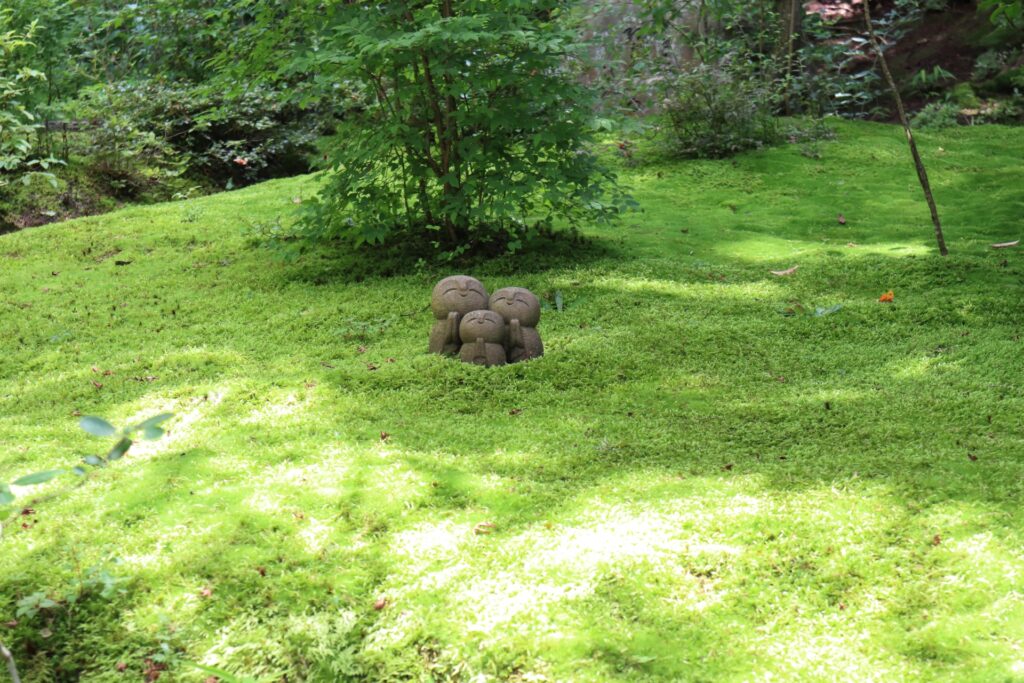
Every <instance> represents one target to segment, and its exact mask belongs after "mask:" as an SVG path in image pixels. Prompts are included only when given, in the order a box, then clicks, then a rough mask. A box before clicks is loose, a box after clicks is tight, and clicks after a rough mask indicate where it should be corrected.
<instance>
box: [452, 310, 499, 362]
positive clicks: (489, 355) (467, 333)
mask: <svg viewBox="0 0 1024 683" xmlns="http://www.w3.org/2000/svg"><path fill="white" fill-rule="evenodd" d="M459 335H460V337H461V338H462V350H461V351H460V353H459V357H460V358H461V359H462V362H463V363H474V364H476V365H487V366H491V365H504V364H505V363H506V361H507V358H506V355H505V320H504V319H503V318H502V317H501V316H500V315H498V314H497V313H495V312H494V311H488V310H482V311H473V312H472V313H467V314H466V317H464V318H463V319H462V323H461V324H460V325H459Z"/></svg>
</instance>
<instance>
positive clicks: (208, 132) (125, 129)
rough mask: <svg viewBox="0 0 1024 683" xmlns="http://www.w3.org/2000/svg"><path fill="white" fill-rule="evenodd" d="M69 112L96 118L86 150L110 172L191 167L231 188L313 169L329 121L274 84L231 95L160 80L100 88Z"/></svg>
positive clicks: (91, 123)
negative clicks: (314, 155)
mask: <svg viewBox="0 0 1024 683" xmlns="http://www.w3.org/2000/svg"><path fill="white" fill-rule="evenodd" d="M69 113H70V114H71V115H73V116H74V117H76V118H79V119H83V120H85V121H87V122H89V126H88V129H87V131H86V136H85V137H86V140H87V143H86V149H85V152H86V155H87V156H88V157H89V159H90V163H91V164H92V165H94V166H95V167H96V169H97V171H99V172H100V173H102V174H104V175H107V176H112V177H115V178H118V177H119V178H120V179H121V181H122V182H128V179H127V178H124V177H122V176H125V175H129V176H130V175H134V176H135V177H136V179H138V177H139V176H140V175H142V176H144V175H145V173H146V172H147V169H148V170H149V172H153V171H156V172H159V173H175V172H181V171H184V170H187V171H189V172H190V173H192V174H193V175H201V176H204V177H206V178H209V179H211V180H213V181H215V182H216V183H217V184H221V185H227V186H228V187H234V186H237V185H244V184H249V183H252V182H255V181H257V180H261V179H265V178H271V177H277V176H282V175H293V174H295V173H301V172H306V171H308V170H309V164H308V163H307V161H306V157H307V155H308V154H309V153H311V152H312V150H313V145H314V142H315V141H316V140H317V138H318V137H319V136H320V134H321V132H322V129H323V128H324V127H325V126H326V125H327V123H328V121H329V118H328V116H327V112H325V111H323V110H314V111H312V112H303V111H301V110H300V109H299V108H298V107H297V106H296V105H294V104H290V103H289V99H288V98H287V97H286V95H285V94H284V93H282V92H280V91H279V90H278V89H275V88H273V87H271V86H257V87H254V88H252V89H250V90H249V91H247V92H245V93H242V94H238V95H229V94H224V93H221V92H215V91H214V90H213V89H212V88H210V87H206V86H194V85H190V84H186V83H177V84H173V83H162V82H157V81H146V82H142V83H119V84H114V85H101V86H95V87H93V88H90V89H87V90H85V91H83V93H82V96H81V97H80V98H79V100H78V101H77V102H76V103H75V105H74V106H73V107H72V108H70V109H69Z"/></svg>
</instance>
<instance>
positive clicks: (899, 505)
mask: <svg viewBox="0 0 1024 683" xmlns="http://www.w3.org/2000/svg"><path fill="white" fill-rule="evenodd" d="M835 125H836V127H837V129H838V138H837V140H836V141H834V142H824V143H820V145H819V148H818V152H819V153H820V157H821V158H820V159H816V158H813V156H815V155H814V154H810V155H807V154H802V153H801V148H800V146H798V145H789V146H785V147H781V148H776V149H771V150H765V151H761V152H756V153H752V154H747V155H743V156H740V157H738V158H736V159H735V160H726V161H718V162H677V163H664V164H652V165H641V166H637V167H634V168H631V169H624V170H623V174H624V175H623V177H624V179H625V180H626V181H627V182H628V183H629V184H630V185H631V186H632V187H633V190H634V194H635V196H636V198H637V199H638V200H639V201H640V203H641V205H642V206H643V208H644V211H643V212H642V213H636V214H632V215H630V216H628V217H627V219H626V220H625V222H624V224H623V225H622V226H620V227H618V228H614V229H612V228H599V229H590V230H587V231H586V232H587V234H589V235H590V236H592V237H593V238H594V241H595V244H596V247H595V246H592V247H589V248H586V249H581V250H580V251H579V253H578V254H577V255H576V256H575V257H574V256H571V255H567V254H565V253H562V254H561V255H557V254H555V255H550V254H549V255H540V256H537V255H534V256H530V257H527V258H525V259H524V260H522V261H521V262H517V261H512V260H509V259H498V260H495V261H491V262H488V263H485V264H482V265H480V266H479V267H477V268H475V269H474V272H473V274H474V275H476V276H477V277H479V278H481V279H482V280H483V281H484V282H485V284H486V285H487V286H488V287H489V288H490V289H491V290H493V289H496V288H498V287H502V286H506V285H512V284H517V285H524V286H526V287H529V288H531V289H532V290H534V291H535V292H537V293H538V294H540V295H542V296H543V297H544V298H545V299H547V300H548V301H549V302H553V301H554V295H555V293H556V292H558V293H560V294H561V297H560V298H561V300H562V302H563V308H562V310H561V311H558V310H557V309H556V308H555V307H554V306H551V307H549V308H548V309H547V310H545V312H544V317H543V320H542V322H541V326H540V329H541V332H542V334H543V337H544V340H545V344H546V351H547V353H546V355H545V356H544V357H543V358H541V359H539V360H536V361H533V362H530V363H526V364H519V365H515V366H509V367H504V368H494V369H482V368H478V367H472V366H466V365H463V364H460V363H458V362H454V361H451V360H447V359H443V358H439V357H432V356H429V355H427V354H426V353H425V349H426V338H427V332H428V329H429V327H430V324H431V316H430V313H429V310H428V308H427V301H428V297H429V294H430V290H431V287H432V285H433V283H434V282H435V281H436V279H438V278H439V277H440V276H441V275H443V274H444V273H443V272H441V271H438V270H427V271H425V272H412V271H410V272H408V273H407V274H399V275H391V276H388V277H383V276H372V277H365V278H356V277H351V276H347V275H346V272H350V271H347V270H346V267H344V265H345V263H351V261H345V260H344V259H342V260H332V259H331V258H328V257H327V256H326V255H323V254H321V255H317V256H313V257H310V258H306V259H301V260H298V261H282V260H280V259H277V258H275V257H274V256H273V254H271V253H269V252H268V251H266V250H263V249H258V248H254V247H253V246H252V245H251V243H250V241H249V240H248V239H247V238H246V236H245V231H246V229H247V228H246V226H247V225H252V224H258V223H267V222H273V221H275V220H277V218H278V217H279V216H280V217H282V219H283V220H285V221H287V220H289V216H290V215H291V212H292V211H293V209H294V207H295V200H296V198H306V197H309V196H311V194H312V193H313V192H314V190H315V182H314V180H312V179H311V178H298V179H291V180H285V181H275V182H270V183H266V184H263V185H260V186H256V187H252V188H249V189H246V190H243V191H238V192H233V193H228V194H221V195H216V196H211V197H206V198H202V199H198V200H192V201H189V202H187V203H171V204H164V205H158V206H152V207H145V208H132V209H127V210H122V211H118V212H116V213H113V214H108V215H105V216H99V217H93V218H87V219H81V220H77V221H73V222H69V223H63V224H57V225H51V226H46V227H42V228H36V229H31V230H26V231H22V232H20V233H14V234H9V235H4V236H2V237H0V340H2V346H0V481H11V480H13V479H14V478H15V477H17V476H19V475H21V474H25V473H27V472H32V471H37V470H42V469H50V468H53V467H69V466H71V465H73V464H74V463H75V462H77V461H78V460H80V459H81V457H82V456H83V455H84V454H87V453H90V452H96V451H99V450H101V449H102V448H105V447H107V444H105V443H102V442H100V441H99V440H97V439H95V438H93V437H90V436H88V435H87V434H85V433H84V432H82V431H81V430H79V429H78V427H77V420H78V417H77V416H78V415H80V414H82V415H101V416H104V417H106V418H108V419H110V420H111V421H112V422H115V423H118V424H125V423H127V422H130V421H132V420H137V419H141V418H144V417H148V416H150V415H153V414H155V413H158V412H162V411H171V412H173V413H174V414H175V418H174V419H173V420H172V421H170V422H169V423H168V428H169V433H168V434H167V435H166V436H165V437H164V438H163V439H161V440H158V441H153V442H147V443H145V444H141V445H139V446H137V447H136V448H134V449H133V450H132V451H131V452H130V453H129V455H128V457H126V458H125V459H123V460H121V461H119V462H117V463H115V464H114V465H113V466H111V467H109V468H107V469H105V470H102V471H99V472H98V473H96V474H95V475H93V476H90V477H89V478H88V479H87V480H86V481H84V482H81V483H79V485H77V486H71V487H69V484H70V483H71V482H69V481H67V480H58V481H56V482H53V483H51V484H48V485H45V486H43V487H38V488H35V489H19V490H17V493H19V496H20V497H19V499H18V504H17V507H16V508H12V509H10V512H11V513H12V516H11V517H10V518H9V519H8V522H7V523H6V525H5V528H4V536H3V539H2V540H0V640H2V641H3V642H5V643H7V644H8V645H9V646H10V647H11V649H12V650H13V652H14V655H15V657H16V658H17V660H18V662H19V664H20V665H21V668H22V672H23V675H24V678H25V680H26V681H30V682H36V681H75V680H83V681H85V680H87V681H126V680H133V681H138V680H143V679H144V678H147V677H148V679H150V680H152V679H153V678H154V676H156V675H157V674H159V676H160V680H161V681H165V680H166V681H201V680H205V679H206V678H207V676H209V673H207V672H203V671H200V670H198V669H195V668H193V667H191V666H190V664H189V663H200V664H204V665H208V666H212V667H217V668H219V669H224V670H227V671H231V672H234V673H236V674H240V675H248V676H254V677H258V678H261V679H269V680H275V681H299V680H309V681H336V680H338V681H340V680H356V681H400V680H401V681H405V680H417V681H435V680H436V681H444V680H452V681H477V682H482V681H519V682H525V681H616V680H621V681H659V680H665V681H669V680H671V681H770V680H771V681H782V680H784V681H791V680H799V681H851V682H852V681H856V682H862V681H886V682H894V681H923V680H929V681H932V680H936V681H958V682H959V681H978V682H989V681H1015V680H1024V508H1022V505H1021V503H1022V495H1024V417H1022V416H1024V341H1022V339H1021V335H1022V334H1024V300H1022V294H1024V262H1022V258H1024V254H1022V253H1021V251H1020V250H1019V249H1016V250H1015V249H1012V248H1011V249H1003V250H994V249H992V248H990V246H989V245H990V243H993V242H1004V241H1009V240H1014V239H1017V238H1019V237H1021V233H1022V232H1024V219H1022V216H1024V131H1021V130H1020V129H1011V128H1002V127H977V128H971V129H966V128H961V129H955V130H951V131H948V132H944V133H941V134H933V135H922V136H921V141H920V142H921V146H922V149H923V152H924V154H925V159H926V162H927V163H928V165H929V171H930V172H931V175H932V180H933V184H934V186H935V195H936V197H937V199H938V202H939V206H940V210H941V212H942V217H943V219H944V222H945V226H946V230H947V240H948V242H949V246H950V250H951V252H952V253H951V255H950V256H949V257H948V258H946V259H943V258H940V257H939V256H938V255H937V254H936V253H935V248H934V245H933V240H932V233H931V226H930V224H929V221H928V213H927V209H926V207H925V205H924V203H923V201H922V200H921V195H920V189H919V188H918V187H917V181H916V178H915V176H914V173H913V168H912V166H911V165H910V163H909V160H908V155H907V150H906V146H905V142H904V140H903V139H902V134H901V132H900V131H899V130H898V129H896V128H893V127H889V126H883V125H877V124H853V123H842V124H835ZM804 151H805V152H806V151H807V150H804ZM838 214H842V215H843V216H844V217H845V224H842V223H840V221H839V220H838ZM792 266H799V268H798V269H797V270H796V271H795V272H794V273H793V274H792V275H789V276H781V277H780V276H775V275H772V274H770V273H769V271H770V270H785V269H788V268H790V267H792ZM890 289H891V290H892V291H893V293H894V301H893V302H892V303H880V302H879V301H878V298H879V296H880V295H881V294H883V293H884V292H887V291H888V290H890ZM797 303H799V304H800V305H801V306H802V307H803V308H804V309H805V310H806V311H808V312H811V313H813V311H814V310H815V308H817V307H821V308H823V309H827V308H829V307H832V306H835V305H837V304H838V305H841V306H842V307H841V308H840V309H839V310H838V311H836V312H834V313H831V314H829V315H821V316H815V315H813V314H809V315H799V314H798V315H784V314H783V312H784V311H785V309H787V308H788V309H794V310H796V312H797V313H799V312H800V310H801V309H800V307H799V306H797ZM40 595H42V596H44V597H49V598H52V599H53V600H54V602H56V603H57V604H56V606H50V607H43V608H42V609H40V610H38V611H37V610H31V611H29V612H28V613H26V614H22V615H21V616H18V615H17V611H18V604H19V602H21V604H22V605H25V604H28V603H32V601H33V599H34V600H35V604H36V606H37V607H39V606H40V605H39V604H38V603H39V600H40ZM32 596H36V597H35V598H33V597H32ZM68 596H71V597H72V598H73V600H68ZM26 599H28V602H27V603H26ZM46 604H49V603H46ZM33 612H34V613H33Z"/></svg>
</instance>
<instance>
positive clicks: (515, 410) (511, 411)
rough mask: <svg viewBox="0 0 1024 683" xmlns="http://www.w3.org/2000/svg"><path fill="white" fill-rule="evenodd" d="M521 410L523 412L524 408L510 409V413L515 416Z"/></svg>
mask: <svg viewBox="0 0 1024 683" xmlns="http://www.w3.org/2000/svg"><path fill="white" fill-rule="evenodd" d="M521 412H523V409H522V408H513V409H512V410H510V411H508V414H509V415H512V416H515V415H518V414H519V413H521Z"/></svg>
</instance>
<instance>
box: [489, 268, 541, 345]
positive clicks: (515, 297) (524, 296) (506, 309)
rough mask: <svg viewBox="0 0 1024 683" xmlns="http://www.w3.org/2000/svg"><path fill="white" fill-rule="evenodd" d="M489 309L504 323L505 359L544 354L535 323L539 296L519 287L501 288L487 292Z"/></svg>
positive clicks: (537, 321) (537, 319) (538, 313)
mask: <svg viewBox="0 0 1024 683" xmlns="http://www.w3.org/2000/svg"><path fill="white" fill-rule="evenodd" d="M489 305H490V309H491V310H492V311H493V312H495V313H497V314H498V315H500V316H501V318H502V320H503V321H504V324H505V326H506V330H505V351H506V355H507V357H508V362H510V363H518V362H519V361H523V360H529V359H531V358H537V357H539V356H542V355H543V354H544V344H542V343H541V340H540V334H539V333H538V332H537V324H538V323H539V322H540V299H538V298H537V297H536V296H535V295H534V294H533V292H531V291H530V290H528V289H524V288H522V287H505V288H504V289H499V290H498V291H496V292H495V293H494V294H492V295H491V299H490V302H489Z"/></svg>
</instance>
